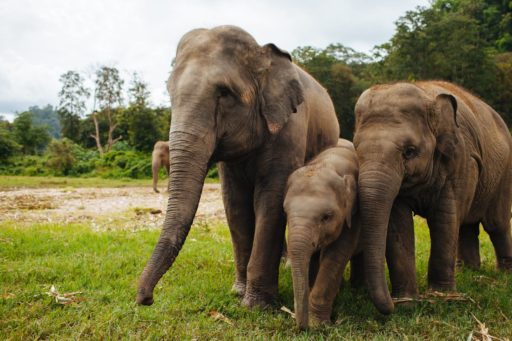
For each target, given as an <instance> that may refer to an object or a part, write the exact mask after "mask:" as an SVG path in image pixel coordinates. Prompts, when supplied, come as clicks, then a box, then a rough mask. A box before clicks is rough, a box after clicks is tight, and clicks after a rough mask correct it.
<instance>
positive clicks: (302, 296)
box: [288, 224, 314, 329]
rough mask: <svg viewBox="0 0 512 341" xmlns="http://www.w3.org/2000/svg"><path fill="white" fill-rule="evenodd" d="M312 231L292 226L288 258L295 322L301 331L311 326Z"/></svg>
mask: <svg viewBox="0 0 512 341" xmlns="http://www.w3.org/2000/svg"><path fill="white" fill-rule="evenodd" d="M311 237H312V236H311V231H310V229H308V228H306V227H300V226H293V225H291V224H290V231H289V233H288V256H289V258H290V262H291V269H292V279H293V297H294V305H295V320H296V322H297V327H298V328H299V329H306V328H307V327H308V325H309V264H310V260H311V256H312V255H313V252H314V246H313V243H312V238H311Z"/></svg>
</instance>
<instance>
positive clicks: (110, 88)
mask: <svg viewBox="0 0 512 341" xmlns="http://www.w3.org/2000/svg"><path fill="white" fill-rule="evenodd" d="M95 84H96V91H95V100H96V101H97V103H98V106H99V108H100V111H94V112H93V113H92V119H93V121H94V126H95V134H94V135H93V134H91V137H92V138H94V139H95V140H96V146H97V147H98V151H99V152H100V154H101V155H103V153H104V152H108V151H109V150H111V149H112V146H113V145H114V143H116V142H117V141H119V140H120V139H121V138H122V136H118V137H117V138H114V137H113V134H114V130H115V129H116V127H117V122H116V117H115V115H114V110H113V109H114V106H115V105H118V106H121V105H122V102H123V98H122V89H123V84H124V81H123V80H122V79H121V77H120V75H119V71H118V70H117V69H116V68H115V67H108V66H102V67H101V68H100V69H99V70H98V71H96V81H95ZM98 115H105V116H106V118H107V122H108V134H107V144H106V147H105V148H103V146H102V144H101V139H100V131H99V124H98V117H97V116H98Z"/></svg>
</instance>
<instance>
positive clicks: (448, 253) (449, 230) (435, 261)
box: [427, 191, 460, 291]
mask: <svg viewBox="0 0 512 341" xmlns="http://www.w3.org/2000/svg"><path fill="white" fill-rule="evenodd" d="M427 220H428V226H429V229H430V242H431V247H430V258H429V261H428V286H429V288H430V289H432V290H439V291H452V290H455V263H456V260H457V244H458V236H459V227H460V221H459V219H458V214H457V202H456V200H455V198H454V196H453V193H452V192H451V191H448V193H445V194H444V195H442V196H441V197H440V200H439V202H438V206H437V208H435V209H434V210H432V213H431V215H430V216H429V217H428V219H427Z"/></svg>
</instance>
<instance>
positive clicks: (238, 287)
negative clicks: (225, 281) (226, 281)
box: [231, 279, 245, 297]
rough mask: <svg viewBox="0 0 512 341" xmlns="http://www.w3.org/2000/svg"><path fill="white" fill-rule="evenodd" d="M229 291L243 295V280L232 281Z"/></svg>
mask: <svg viewBox="0 0 512 341" xmlns="http://www.w3.org/2000/svg"><path fill="white" fill-rule="evenodd" d="M231 291H232V292H234V293H235V294H236V295H237V296H238V297H244V296H245V282H244V281H240V280H238V279H237V280H236V281H235V283H233V286H232V287H231Z"/></svg>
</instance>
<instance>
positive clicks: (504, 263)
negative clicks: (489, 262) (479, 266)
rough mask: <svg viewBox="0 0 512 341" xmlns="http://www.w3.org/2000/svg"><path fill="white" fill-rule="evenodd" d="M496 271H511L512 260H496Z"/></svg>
mask: <svg viewBox="0 0 512 341" xmlns="http://www.w3.org/2000/svg"><path fill="white" fill-rule="evenodd" d="M498 269H500V270H503V271H512V258H505V257H504V258H498Z"/></svg>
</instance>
